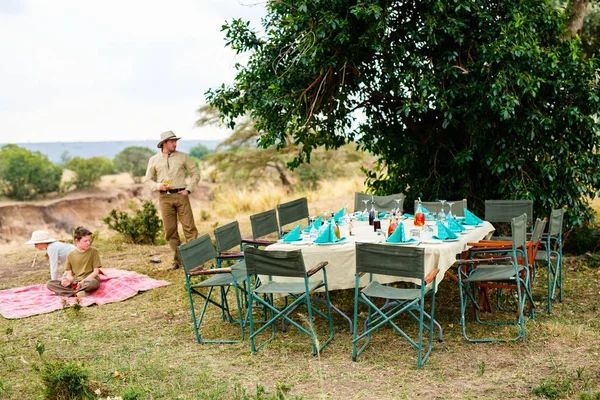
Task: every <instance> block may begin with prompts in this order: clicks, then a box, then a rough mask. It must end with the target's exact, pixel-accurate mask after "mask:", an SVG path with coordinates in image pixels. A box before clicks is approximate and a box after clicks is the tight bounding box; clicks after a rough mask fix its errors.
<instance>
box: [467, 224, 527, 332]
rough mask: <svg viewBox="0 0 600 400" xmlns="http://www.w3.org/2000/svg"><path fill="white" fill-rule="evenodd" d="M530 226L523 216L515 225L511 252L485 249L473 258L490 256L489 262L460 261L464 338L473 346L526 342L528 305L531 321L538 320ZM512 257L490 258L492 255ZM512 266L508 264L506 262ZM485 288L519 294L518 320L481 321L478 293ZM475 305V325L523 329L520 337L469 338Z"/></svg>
mask: <svg viewBox="0 0 600 400" xmlns="http://www.w3.org/2000/svg"><path fill="white" fill-rule="evenodd" d="M526 226H527V215H526V214H522V215H521V216H519V217H515V218H513V219H512V221H511V227H512V245H511V248H510V250H507V249H506V247H500V248H495V247H488V248H486V247H481V248H478V249H477V250H476V251H474V252H473V253H472V254H473V255H477V254H478V253H479V254H485V255H488V257H486V258H471V259H462V260H458V261H457V262H456V263H457V264H458V287H459V297H460V324H461V326H462V332H463V337H464V338H465V339H466V340H467V341H469V342H504V341H517V340H523V342H525V341H526V337H525V319H524V314H525V302H526V300H529V306H530V317H531V318H532V319H534V318H535V315H534V304H533V296H532V294H531V280H530V276H531V274H530V272H529V261H528V258H527V251H526V240H527V234H526ZM490 254H492V255H494V254H496V255H503V254H508V256H504V257H502V256H500V257H489V255H490ZM507 261H508V262H510V263H506V262H507ZM482 288H485V289H486V290H487V289H489V288H495V289H513V290H515V291H516V293H517V309H516V319H515V320H502V321H483V320H482V319H481V318H480V304H479V301H478V290H481V289H482ZM469 300H470V301H471V303H472V305H473V315H474V318H475V321H476V322H477V323H479V324H486V325H511V324H512V325H519V334H518V335H517V336H515V337H510V338H507V339H505V338H477V339H476V338H471V337H469V336H468V334H467V327H466V318H465V313H466V307H467V302H468V301H469Z"/></svg>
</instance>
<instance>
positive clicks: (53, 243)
mask: <svg viewBox="0 0 600 400" xmlns="http://www.w3.org/2000/svg"><path fill="white" fill-rule="evenodd" d="M25 244H32V245H34V246H35V248H36V249H38V250H46V257H47V258H48V260H49V261H50V279H55V280H56V279H59V278H60V271H59V270H58V267H59V264H63V263H64V262H65V261H66V260H67V254H69V253H70V252H71V251H72V250H73V249H75V246H73V245H72V244H70V243H62V242H59V241H57V240H56V239H53V238H51V237H50V235H49V234H48V232H46V231H35V232H33V233H32V234H31V239H30V240H29V241H28V242H26V243H25ZM36 257H37V253H36ZM34 263H35V259H34Z"/></svg>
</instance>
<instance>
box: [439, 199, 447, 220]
mask: <svg viewBox="0 0 600 400" xmlns="http://www.w3.org/2000/svg"><path fill="white" fill-rule="evenodd" d="M438 201H439V202H440V203H442V209H441V210H440V212H439V213H438V218H439V219H440V221H442V222H444V221H445V220H446V213H445V212H444V205H445V204H446V200H438Z"/></svg>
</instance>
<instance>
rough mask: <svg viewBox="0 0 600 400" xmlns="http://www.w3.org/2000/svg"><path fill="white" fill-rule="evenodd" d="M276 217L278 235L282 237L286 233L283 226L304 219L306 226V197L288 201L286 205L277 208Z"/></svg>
mask: <svg viewBox="0 0 600 400" xmlns="http://www.w3.org/2000/svg"><path fill="white" fill-rule="evenodd" d="M277 215H278V216H279V226H280V228H281V232H280V234H281V235H283V234H284V233H286V232H287V231H286V230H284V228H283V227H284V226H285V225H288V224H291V223H293V222H296V221H299V220H303V219H305V220H306V222H307V224H308V200H307V199H306V197H302V198H300V199H296V200H292V201H288V202H287V203H283V204H279V205H278V206H277Z"/></svg>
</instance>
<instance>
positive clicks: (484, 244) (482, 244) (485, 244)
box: [467, 240, 512, 247]
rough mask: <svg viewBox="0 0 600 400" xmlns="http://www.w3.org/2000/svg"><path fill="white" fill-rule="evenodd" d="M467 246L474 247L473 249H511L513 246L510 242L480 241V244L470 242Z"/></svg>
mask: <svg viewBox="0 0 600 400" xmlns="http://www.w3.org/2000/svg"><path fill="white" fill-rule="evenodd" d="M467 246H472V247H488V246H493V247H500V246H502V247H504V246H507V247H511V246H512V242H511V241H510V240H480V241H479V242H468V243H467Z"/></svg>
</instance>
